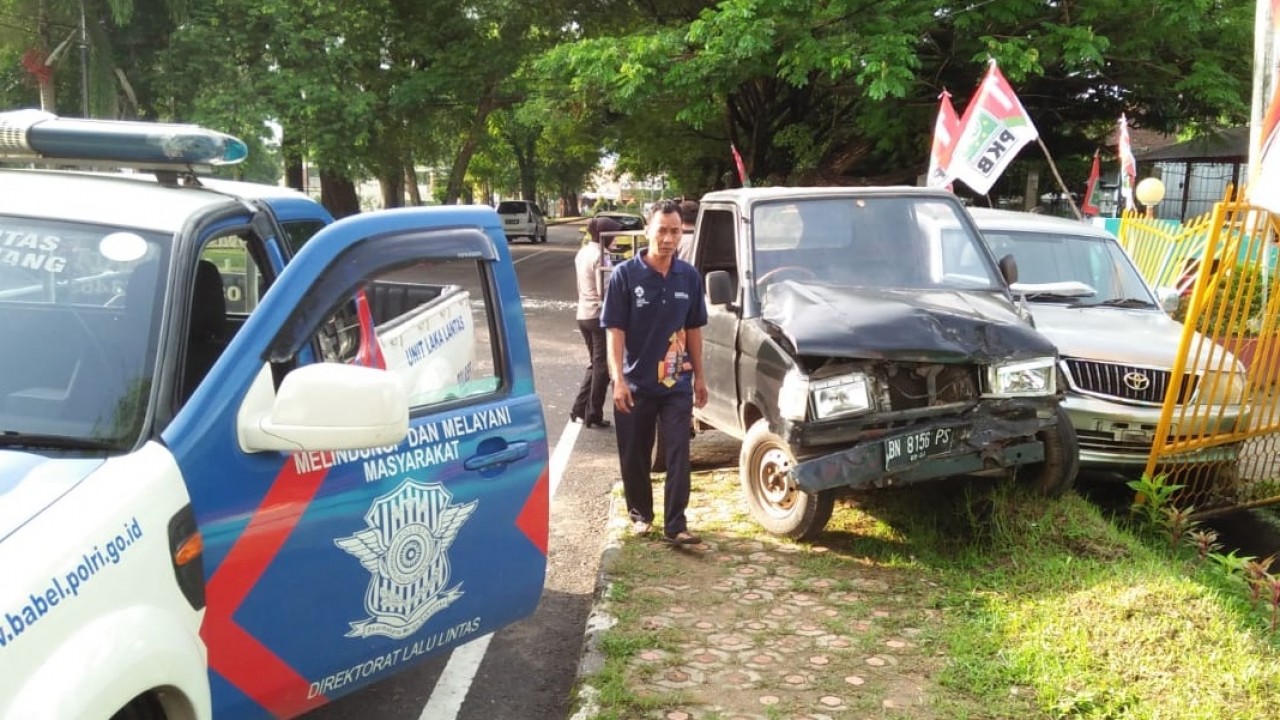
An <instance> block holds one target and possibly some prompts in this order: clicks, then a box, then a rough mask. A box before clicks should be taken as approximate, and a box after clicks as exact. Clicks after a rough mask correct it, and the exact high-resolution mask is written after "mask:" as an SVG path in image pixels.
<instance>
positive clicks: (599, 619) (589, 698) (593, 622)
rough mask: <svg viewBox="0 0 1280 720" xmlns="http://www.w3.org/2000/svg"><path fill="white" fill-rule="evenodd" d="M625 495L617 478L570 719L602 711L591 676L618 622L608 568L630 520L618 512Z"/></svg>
mask: <svg viewBox="0 0 1280 720" xmlns="http://www.w3.org/2000/svg"><path fill="white" fill-rule="evenodd" d="M621 498H622V481H620V480H619V481H618V482H615V483H614V484H613V487H612V488H611V489H610V491H609V519H608V521H607V522H606V523H605V542H604V549H603V550H602V551H601V552H600V569H599V571H597V573H596V586H595V590H594V591H593V599H592V603H591V612H590V613H589V614H588V615H587V622H586V627H585V629H584V632H583V639H582V657H581V658H580V659H579V660H578V673H577V677H576V683H577V686H578V704H579V708H578V711H577V712H575V713H574V714H573V715H571V716H570V717H569V720H590V718H593V717H595V716H596V715H598V714H599V713H600V704H599V701H598V698H599V696H600V691H599V690H597V689H596V688H595V687H594V686H593V685H591V684H590V683H589V682H588V679H589V678H590V677H591V676H592V675H594V674H596V673H598V672H600V670H602V669H603V668H604V653H602V652H601V651H600V638H601V636H602V635H603V634H604V633H605V631H607V630H609V629H610V628H612V627H613V626H614V625H617V624H618V619H617V618H616V617H614V616H613V614H612V613H611V612H610V610H609V585H610V582H609V569H610V567H612V564H613V562H614V561H615V560H616V559H617V557H618V553H619V552H621V550H622V537H623V533H624V532H625V531H626V528H627V523H626V522H624V521H623V518H622V517H621V516H620V515H619V514H618V503H619V502H620V501H621Z"/></svg>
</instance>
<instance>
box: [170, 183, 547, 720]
mask: <svg viewBox="0 0 1280 720" xmlns="http://www.w3.org/2000/svg"><path fill="white" fill-rule="evenodd" d="M433 228H437V229H433ZM482 230H483V231H482ZM494 237H499V238H500V237H502V236H501V235H500V229H499V225H498V217H497V215H496V213H495V212H494V211H493V210H491V209H486V208H418V209H413V210H403V211H397V212H391V213H372V214H369V215H361V216H356V217H353V218H349V219H346V220H343V221H340V222H338V223H336V224H334V225H332V226H330V227H329V228H326V229H325V230H322V231H321V232H320V233H318V234H317V235H316V236H315V237H314V238H312V239H311V240H310V241H308V243H307V244H306V246H305V247H304V248H303V249H302V251H301V252H299V254H298V255H297V256H296V257H295V258H294V259H293V260H292V261H291V262H290V264H289V265H288V266H287V267H286V269H285V271H284V272H283V273H282V274H281V275H280V277H279V278H278V279H277V281H276V283H275V285H274V286H273V287H272V289H271V292H270V293H267V294H266V296H264V298H263V299H262V303H261V304H260V305H259V306H258V308H257V309H256V310H255V311H254V313H253V314H252V315H251V316H250V317H249V319H248V321H247V322H246V323H245V325H244V327H243V328H242V329H241V330H240V332H239V333H238V334H237V336H236V337H235V338H234V339H233V340H232V342H231V344H230V345H229V346H228V348H227V350H226V351H225V352H224V353H223V355H222V356H221V358H220V359H219V360H218V361H217V362H216V364H215V365H214V366H213V368H212V369H211V370H210V371H209V373H208V375H207V376H206V378H205V380H204V382H203V383H201V385H200V386H199V387H198V388H197V389H196V391H195V392H194V394H193V395H192V397H191V399H190V401H189V402H188V403H187V404H186V405H185V406H184V407H183V409H182V410H181V411H180V413H179V415H178V417H176V418H175V421H174V423H173V424H172V425H170V427H169V428H168V429H167V430H166V431H165V439H166V441H168V443H169V446H170V447H171V448H172V449H173V451H174V454H175V456H176V458H177V461H178V464H179V466H180V467H181V469H182V472H183V475H184V478H185V479H186V481H187V484H188V485H189V486H190V489H191V497H192V503H193V506H194V508H195V512H196V517H197V521H198V523H199V527H200V529H201V532H202V533H203V537H204V546H205V553H204V562H205V569H204V575H205V577H206V578H207V604H208V607H207V610H206V615H205V620H204V625H203V628H202V633H201V634H202V637H203V639H204V641H205V643H206V644H207V646H208V650H209V668H210V680H211V687H212V693H213V700H214V708H215V713H216V714H217V715H218V716H220V717H235V718H252V717H273V716H274V717H288V716H292V715H294V714H297V713H300V712H304V711H306V710H309V709H312V708H314V707H317V706H319V705H321V704H323V703H325V702H327V701H328V700H330V699H332V698H334V697H336V696H338V695H341V694H344V693H347V692H349V691H351V690H353V689H355V688H357V687H360V686H361V685H364V684H367V683H370V682H372V681H375V680H378V679H381V678H383V677H386V676H388V675H390V674H392V673H394V672H396V671H398V670H400V669H403V668H405V667H407V666H409V665H410V664H412V663H414V662H415V661H418V660H421V659H423V658H426V657H429V656H432V655H435V654H438V653H441V652H444V651H447V650H449V649H451V648H453V647H455V646H457V645H459V644H462V643H465V642H467V641H469V640H473V639H476V638H479V637H481V636H483V635H485V634H486V633H489V632H492V631H494V630H496V629H498V628H501V627H502V626H504V625H506V624H509V623H511V622H514V621H515V620H518V619H520V618H522V617H524V616H526V615H528V614H530V613H532V612H533V610H534V608H535V606H536V605H537V602H538V600H539V597H540V594H541V589H542V584H543V576H544V572H545V567H546V542H547V504H548V498H547V474H546V470H547V448H546V431H545V427H544V424H543V415H542V408H541V404H540V402H539V400H538V398H537V396H536V395H535V394H534V391H533V379H532V371H531V367H530V360H529V350H528V344H527V339H526V337H525V334H524V333H525V331H524V321H523V316H522V314H521V309H520V305H519V291H518V289H517V285H516V279H515V274H514V270H513V267H512V265H511V262H510V257H509V255H508V250H507V248H506V244H505V243H504V242H497V243H495V242H493V238H494ZM353 298H358V299H359V300H360V302H359V303H356V302H354V301H353V300H352V299H353ZM371 343H372V344H373V345H374V347H370V346H369V345H370V344H371ZM316 356H319V357H322V358H323V359H324V360H325V361H326V362H329V363H334V364H336V365H339V366H342V367H338V368H337V369H338V370H343V371H351V370H358V371H360V372H365V373H369V372H374V371H371V370H367V369H365V368H356V367H351V366H352V365H373V366H375V367H380V368H382V369H381V370H379V371H377V372H378V373H390V374H394V375H395V376H396V377H398V378H399V388H400V392H402V393H403V395H397V397H407V401H408V405H409V425H408V434H407V437H405V438H404V439H403V440H399V438H398V437H397V438H396V439H395V440H391V441H390V442H388V443H386V446H383V447H376V448H355V449H346V450H332V449H329V448H326V447H320V446H317V445H316V444H315V443H313V446H312V447H308V448H307V449H306V450H305V451H302V452H278V451H261V450H253V449H252V446H253V442H249V445H250V446H251V447H250V450H248V451H246V448H245V444H246V441H245V438H246V437H260V438H261V437H267V436H269V433H266V434H265V435H264V431H262V429H261V428H262V427H265V426H264V425H263V423H264V422H265V421H262V420H259V419H255V418H258V416H259V415H260V414H261V413H260V412H259V411H260V408H261V406H263V405H264V401H263V400H262V398H264V397H265V398H266V404H269V403H270V402H275V403H276V405H275V407H276V409H277V410H278V409H279V408H280V407H282V405H283V404H284V403H285V402H286V401H289V402H294V403H297V405H296V407H295V410H296V409H297V408H303V409H304V410H305V409H306V408H307V403H308V402H314V403H315V407H317V408H320V409H321V410H325V411H326V412H329V413H330V414H332V411H333V408H331V407H330V408H328V409H327V410H326V408H325V403H326V402H329V403H330V404H332V402H333V401H326V399H325V398H324V395H326V394H329V393H330V392H332V394H333V395H334V396H335V397H336V396H338V395H340V394H342V393H347V399H346V400H344V401H342V402H344V403H349V404H350V406H351V407H350V416H351V418H352V419H351V421H350V422H351V423H352V424H353V425H358V424H359V423H360V418H361V417H362V413H364V411H365V410H366V409H367V408H364V407H362V402H361V400H360V398H359V397H357V396H354V395H351V394H350V388H346V387H337V386H334V387H333V388H332V391H330V390H329V389H327V388H328V387H329V386H326V385H323V384H319V385H317V384H314V383H313V384H311V385H309V387H310V388H311V389H312V391H313V392H314V394H315V395H316V396H317V397H315V398H311V399H310V400H308V399H307V398H306V397H294V396H289V397H287V398H286V395H287V391H286V386H288V385H289V383H290V381H291V378H290V377H289V374H291V373H298V372H299V370H306V369H308V368H306V367H305V366H302V363H303V362H304V361H303V360H301V359H300V358H310V357H316ZM323 367H324V366H318V367H317V368H316V369H322V368H323ZM330 367H332V366H330ZM304 375H306V373H300V374H299V376H298V377H299V379H300V378H302V377H303V376H304ZM344 377H346V376H345V375H344ZM383 377H386V376H385V375H384V374H380V375H379V378H383ZM401 407H402V406H401ZM255 413H257V414H255ZM272 417H275V416H272ZM339 417H342V415H341V414H339ZM277 419H278V418H277ZM310 421H314V418H311V417H308V416H307V413H303V414H302V416H301V417H299V416H298V415H296V414H295V416H294V417H293V419H292V420H290V421H286V422H284V423H283V424H282V425H281V427H283V426H284V425H287V424H288V422H300V423H306V422H310ZM268 444H269V443H268Z"/></svg>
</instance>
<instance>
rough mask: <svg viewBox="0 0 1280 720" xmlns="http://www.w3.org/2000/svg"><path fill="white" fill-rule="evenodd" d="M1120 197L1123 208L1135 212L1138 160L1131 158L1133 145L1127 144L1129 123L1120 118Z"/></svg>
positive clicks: (1122, 117) (1118, 142)
mask: <svg viewBox="0 0 1280 720" xmlns="http://www.w3.org/2000/svg"><path fill="white" fill-rule="evenodd" d="M1117 144H1118V145H1119V146H1120V196H1121V197H1123V198H1124V208H1125V209H1126V210H1135V209H1137V206H1135V205H1134V204H1133V186H1134V185H1135V184H1137V182H1138V160H1137V158H1135V157H1134V156H1133V145H1131V144H1130V143H1129V121H1128V120H1126V119H1125V117H1124V115H1121V116H1120V139H1119V140H1118V141H1117Z"/></svg>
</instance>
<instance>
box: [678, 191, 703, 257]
mask: <svg viewBox="0 0 1280 720" xmlns="http://www.w3.org/2000/svg"><path fill="white" fill-rule="evenodd" d="M697 225H698V201H697V200H689V199H685V200H681V201H680V246H679V247H678V248H677V249H676V257H678V258H680V259H681V260H683V261H685V262H687V263H692V262H693V231H694V228H696V227H697Z"/></svg>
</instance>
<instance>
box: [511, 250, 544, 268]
mask: <svg viewBox="0 0 1280 720" xmlns="http://www.w3.org/2000/svg"><path fill="white" fill-rule="evenodd" d="M544 252H548V251H547V250H539V251H538V252H536V253H530V254H528V255H525V256H524V257H522V258H520V259H519V260H512V261H511V264H512V265H517V264H519V263H522V262H524V261H525V260H528V259H529V258H535V257H538V256H539V255H541V254H542V253H544Z"/></svg>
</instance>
